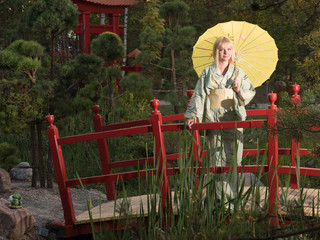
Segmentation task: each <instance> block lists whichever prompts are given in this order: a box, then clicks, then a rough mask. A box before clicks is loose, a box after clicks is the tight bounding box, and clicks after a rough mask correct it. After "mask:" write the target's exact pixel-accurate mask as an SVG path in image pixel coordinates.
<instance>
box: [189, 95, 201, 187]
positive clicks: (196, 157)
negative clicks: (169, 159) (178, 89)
mask: <svg viewBox="0 0 320 240" xmlns="http://www.w3.org/2000/svg"><path fill="white" fill-rule="evenodd" d="M193 92H194V91H193V90H188V91H187V96H188V97H189V101H188V103H187V106H188V105H189V102H190V100H191V97H192V95H193ZM195 123H198V119H196V120H195ZM190 132H192V129H190ZM192 151H193V152H192V154H193V155H192V156H193V166H194V167H198V168H200V166H201V165H202V158H201V139H200V134H199V130H194V132H193V143H192ZM195 171H196V170H195ZM196 173H197V175H199V171H196ZM197 183H198V181H197Z"/></svg>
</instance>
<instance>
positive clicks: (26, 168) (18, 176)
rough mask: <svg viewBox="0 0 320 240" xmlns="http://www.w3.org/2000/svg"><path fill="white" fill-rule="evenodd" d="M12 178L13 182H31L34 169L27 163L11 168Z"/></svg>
mask: <svg viewBox="0 0 320 240" xmlns="http://www.w3.org/2000/svg"><path fill="white" fill-rule="evenodd" d="M10 176H11V179H12V180H22V181H31V180H32V168H31V167H30V164H29V163H27V162H21V163H19V164H18V165H17V166H16V167H14V168H11V170H10Z"/></svg>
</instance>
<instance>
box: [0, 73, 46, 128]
mask: <svg viewBox="0 0 320 240" xmlns="http://www.w3.org/2000/svg"><path fill="white" fill-rule="evenodd" d="M0 94H1V97H0V109H1V111H0V113H1V114H0V119H1V120H0V126H1V128H0V129H1V131H2V132H10V131H18V130H21V129H23V128H25V127H26V125H27V123H28V122H31V121H35V120H37V119H41V118H42V116H43V99H42V98H39V97H38V96H37V95H36V94H35V90H34V89H33V87H32V86H30V85H27V84H26V83H25V82H24V81H20V80H16V79H12V80H10V81H8V80H1V81H0Z"/></svg>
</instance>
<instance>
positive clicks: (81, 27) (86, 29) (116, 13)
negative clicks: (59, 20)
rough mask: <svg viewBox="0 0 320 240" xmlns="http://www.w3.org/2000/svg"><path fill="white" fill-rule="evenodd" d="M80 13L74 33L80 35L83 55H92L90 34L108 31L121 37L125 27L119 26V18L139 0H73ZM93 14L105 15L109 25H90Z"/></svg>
mask: <svg viewBox="0 0 320 240" xmlns="http://www.w3.org/2000/svg"><path fill="white" fill-rule="evenodd" d="M72 1H73V3H75V4H76V5H77V6H78V9H79V11H80V15H79V24H78V25H77V26H76V27H75V29H74V32H75V33H76V34H79V40H80V41H79V47H80V51H81V52H82V53H87V54H88V53H90V34H100V33H103V32H106V31H109V32H113V33H116V34H118V35H121V34H122V33H123V28H124V26H121V25H119V17H120V15H121V14H124V13H125V9H126V8H127V7H130V6H131V5H134V4H137V3H138V1H137V0H116V1H115V0H72ZM91 13H104V14H106V16H108V20H109V21H108V25H106V24H90V14H91Z"/></svg>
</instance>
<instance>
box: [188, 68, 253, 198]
mask: <svg viewBox="0 0 320 240" xmlns="http://www.w3.org/2000/svg"><path fill="white" fill-rule="evenodd" d="M236 72H237V78H238V80H239V83H240V93H241V96H242V97H243V100H241V99H240V98H239V97H238V94H237V93H235V92H234V91H233V90H232V86H233V81H234V79H235V73H236ZM220 92H222V96H221V94H220ZM216 93H218V94H220V97H218V98H217V97H215V94H216ZM255 93H256V91H255V89H254V87H253V86H252V84H251V81H250V80H249V79H248V77H247V76H246V75H245V73H244V72H243V70H242V69H241V68H239V67H236V68H235V66H234V65H233V64H229V68H228V70H227V72H226V73H225V75H222V74H221V73H220V70H219V68H218V67H217V66H216V64H215V63H213V64H212V65H210V66H208V67H206V68H205V69H204V70H203V71H202V73H201V76H200V78H199V80H198V82H197V84H196V87H195V90H194V93H193V96H192V98H191V100H190V102H189V105H188V108H187V110H186V113H185V115H184V116H185V118H187V119H190V118H198V121H199V122H221V121H237V120H245V119H246V110H245V105H247V104H248V103H249V102H250V101H251V100H252V98H253V97H254V95H255ZM223 98H225V99H223ZM216 101H219V102H216ZM224 103H227V104H224ZM206 134H207V143H208V146H209V152H210V165H211V166H231V165H232V163H234V162H235V163H236V164H237V165H240V164H241V160H242V153H243V129H242V128H238V129H222V130H220V129H213V130H207V132H206ZM235 137H236V138H237V144H235ZM235 146H237V155H236V156H233V155H234V154H233V153H234V148H235ZM232 161H234V162H232ZM219 175H220V176H219V179H220V180H221V181H219V183H216V194H217V195H218V196H217V197H218V198H220V197H221V196H220V195H221V191H222V188H223V192H224V193H226V194H227V195H228V196H229V197H231V198H232V197H233V195H234V193H235V191H236V184H235V183H234V182H232V181H230V179H226V178H227V175H226V174H219Z"/></svg>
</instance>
